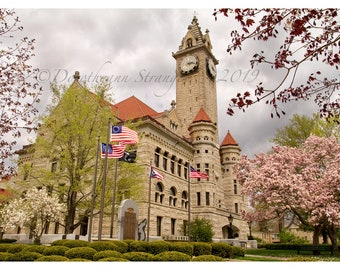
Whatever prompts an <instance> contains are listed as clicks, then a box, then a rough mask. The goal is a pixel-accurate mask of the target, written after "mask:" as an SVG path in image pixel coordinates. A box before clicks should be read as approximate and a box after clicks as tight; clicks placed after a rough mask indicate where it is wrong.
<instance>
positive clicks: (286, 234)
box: [279, 229, 308, 244]
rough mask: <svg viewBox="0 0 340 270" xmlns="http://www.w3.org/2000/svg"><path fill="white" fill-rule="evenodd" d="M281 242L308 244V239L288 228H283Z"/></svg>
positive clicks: (280, 236) (280, 235)
mask: <svg viewBox="0 0 340 270" xmlns="http://www.w3.org/2000/svg"><path fill="white" fill-rule="evenodd" d="M279 238H280V243H291V244H307V243H308V240H306V239H303V238H301V237H299V236H297V235H295V234H293V233H291V232H290V231H288V230H287V229H284V230H282V231H281V232H280V233H279Z"/></svg>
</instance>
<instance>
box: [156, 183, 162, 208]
mask: <svg viewBox="0 0 340 270" xmlns="http://www.w3.org/2000/svg"><path fill="white" fill-rule="evenodd" d="M163 200H164V188H163V185H162V184H161V183H157V184H156V192H155V202H156V203H163Z"/></svg>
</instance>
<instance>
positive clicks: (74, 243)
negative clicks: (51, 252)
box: [51, 239, 90, 248]
mask: <svg viewBox="0 0 340 270" xmlns="http://www.w3.org/2000/svg"><path fill="white" fill-rule="evenodd" d="M51 245H52V246H65V247H69V248H75V247H87V246H89V245H90V242H87V241H85V240H72V239H61V240H56V241H54V242H53V243H52V244H51Z"/></svg>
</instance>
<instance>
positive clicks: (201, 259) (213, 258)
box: [191, 255, 225, 262]
mask: <svg viewBox="0 0 340 270" xmlns="http://www.w3.org/2000/svg"><path fill="white" fill-rule="evenodd" d="M191 261H193V262H224V261H225V259H223V258H221V257H218V256H215V255H200V256H197V257H194V258H192V259H191Z"/></svg>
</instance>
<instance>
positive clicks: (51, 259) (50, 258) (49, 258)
mask: <svg viewBox="0 0 340 270" xmlns="http://www.w3.org/2000/svg"><path fill="white" fill-rule="evenodd" d="M35 261H36V262H64V261H69V258H67V257H65V256H61V255H49V256H41V257H40V258H38V259H36V260H35Z"/></svg>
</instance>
